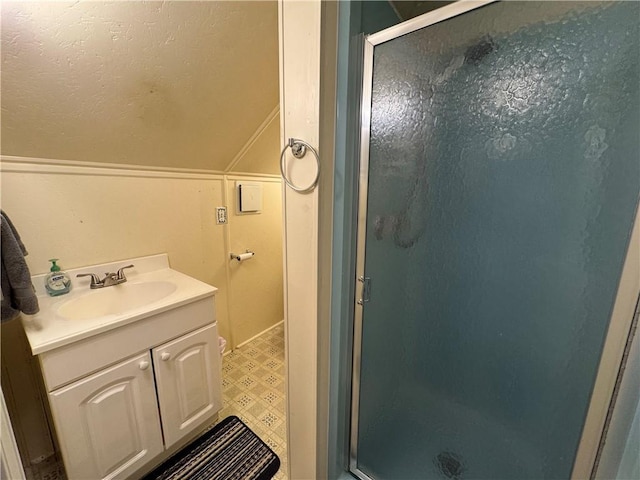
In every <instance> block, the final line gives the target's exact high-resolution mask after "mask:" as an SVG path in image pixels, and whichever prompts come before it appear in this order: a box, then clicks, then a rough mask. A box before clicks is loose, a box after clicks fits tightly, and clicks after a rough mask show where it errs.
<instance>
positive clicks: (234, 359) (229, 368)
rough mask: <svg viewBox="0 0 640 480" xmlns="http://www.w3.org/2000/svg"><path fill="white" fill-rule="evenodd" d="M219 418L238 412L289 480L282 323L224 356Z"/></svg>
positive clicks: (279, 479) (283, 478) (283, 479)
mask: <svg viewBox="0 0 640 480" xmlns="http://www.w3.org/2000/svg"><path fill="white" fill-rule="evenodd" d="M222 371H223V377H224V378H223V392H222V395H223V405H224V408H223V410H222V411H221V412H220V419H222V418H226V417H227V416H229V415H236V416H237V417H239V418H240V419H241V420H242V421H243V422H244V423H246V424H247V425H248V426H249V428H251V430H253V431H254V432H255V433H256V434H257V435H258V436H259V437H260V438H262V440H263V441H264V442H265V443H266V444H267V445H269V446H270V447H271V448H272V449H273V451H274V452H276V454H277V455H278V456H279V457H280V462H281V467H280V470H279V471H278V473H277V474H276V476H275V477H274V478H275V479H277V480H287V445H286V438H287V428H286V416H285V401H286V398H285V389H284V384H285V381H284V380H285V377H284V328H283V326H282V325H279V326H278V327H276V328H273V329H271V330H270V331H268V332H266V333H264V334H263V335H261V336H260V337H258V338H256V339H254V340H252V341H251V342H249V343H247V344H246V345H244V346H242V347H240V348H236V349H235V350H234V351H232V352H231V353H229V354H227V355H225V356H224V358H223V368H222Z"/></svg>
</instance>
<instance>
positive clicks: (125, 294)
mask: <svg viewBox="0 0 640 480" xmlns="http://www.w3.org/2000/svg"><path fill="white" fill-rule="evenodd" d="M176 288H177V287H176V285H175V284H174V283H172V282H165V281H156V282H144V283H122V284H120V285H114V286H112V287H105V288H102V289H99V290H92V291H90V292H89V293H86V294H84V295H82V296H80V297H76V298H72V299H69V300H67V301H66V302H64V303H63V304H62V305H60V307H58V310H57V313H58V315H60V316H61V317H63V318H65V319H67V320H86V319H89V318H97V317H104V316H106V315H118V314H122V313H125V312H127V311H129V310H135V309H136V308H140V307H142V306H144V305H149V304H151V303H154V302H157V301H158V300H162V299H163V298H165V297H167V296H169V295H171V294H172V293H173V292H175V291H176Z"/></svg>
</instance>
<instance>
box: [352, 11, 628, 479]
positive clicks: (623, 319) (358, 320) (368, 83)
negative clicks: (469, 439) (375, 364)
mask: <svg viewBox="0 0 640 480" xmlns="http://www.w3.org/2000/svg"><path fill="white" fill-rule="evenodd" d="M497 1H499V0H468V1H465V0H460V1H458V2H455V3H452V4H450V5H447V6H445V7H442V8H440V9H438V10H434V11H432V12H429V13H426V14H424V15H421V16H419V17H416V18H414V19H411V20H408V21H406V22H403V23H400V24H398V25H395V26H393V27H390V28H387V29H385V30H382V31H380V32H377V33H375V34H372V35H369V36H367V37H365V40H364V61H363V70H362V92H361V95H362V96H361V115H360V125H361V126H360V172H359V176H358V220H357V226H356V234H357V236H356V249H357V254H356V278H355V279H354V282H356V289H355V290H356V296H355V298H354V329H353V350H352V355H353V358H352V372H351V375H352V376H351V425H350V427H351V431H350V448H349V469H350V471H351V473H352V474H353V475H355V476H356V477H358V478H359V479H360V480H375V479H373V478H371V477H369V476H368V475H367V474H365V473H364V472H362V471H360V470H359V469H358V428H359V425H358V420H359V413H360V398H359V393H360V371H361V362H362V357H361V353H362V327H363V313H364V312H363V309H364V304H363V302H362V301H361V300H359V299H360V298H362V297H363V295H364V293H365V292H364V289H365V284H364V282H359V281H358V279H361V278H365V260H366V259H365V252H366V226H367V199H368V193H369V192H368V184H369V142H370V140H371V101H372V93H373V92H372V87H373V63H374V50H375V47H376V45H380V44H382V43H385V42H388V41H390V40H393V39H395V38H398V37H401V36H403V35H406V34H409V33H412V32H415V31H417V30H420V29H422V28H425V27H428V26H430V25H434V24H436V23H440V22H443V21H446V20H449V19H451V18H454V17H457V16H459V15H462V14H465V13H469V12H471V11H473V10H476V9H478V8H481V7H484V6H486V5H489V4H492V3H496V2H497ZM358 284H360V287H359V288H358V287H357V285H358ZM639 295H640V210H639V211H638V212H636V218H635V221H634V226H633V228H632V232H631V233H630V241H629V247H628V251H627V254H626V257H625V262H624V265H623V270H622V275H621V278H620V282H619V286H618V292H617V295H616V298H615V302H614V307H613V311H612V314H611V318H610V321H609V328H608V331H607V336H606V339H605V343H604V346H603V350H602V356H601V359H600V363H599V367H598V371H597V374H596V379H595V383H594V389H593V392H592V395H591V399H590V402H589V408H588V412H587V416H586V418H585V423H584V426H583V431H582V434H581V438H580V443H579V445H578V449H577V452H576V457H575V460H574V464H573V469H572V473H571V478H572V479H574V480H578V479H584V478H596V474H597V472H596V469H597V465H596V458H597V456H598V453H599V452H598V444H599V443H600V440H601V437H602V435H603V431H604V429H605V422H606V417H607V412H608V410H610V409H611V408H613V406H612V405H610V402H611V398H612V396H613V390H614V387H615V385H614V383H615V377H616V375H615V374H616V373H617V371H618V368H619V366H620V364H621V361H622V356H623V352H624V347H625V344H626V341H627V338H628V336H629V331H630V327H631V323H632V320H633V312H634V309H635V305H636V301H637V300H638V298H639ZM614 370H615V371H614Z"/></svg>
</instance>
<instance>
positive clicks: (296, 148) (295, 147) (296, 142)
mask: <svg viewBox="0 0 640 480" xmlns="http://www.w3.org/2000/svg"><path fill="white" fill-rule="evenodd" d="M287 148H291V153H292V154H293V156H294V157H296V158H302V157H304V156H305V155H306V153H307V149H309V150H311V153H313V155H314V156H315V157H316V165H317V167H318V168H317V170H316V176H315V178H314V179H313V182H311V185H309V186H308V187H304V188H301V187H297V186H295V185H294V184H293V183H291V181H290V180H289V179H288V178H287V175H286V174H285V172H284V167H285V165H284V154H285V152H286V151H287ZM280 173H281V174H282V179H283V180H284V183H286V184H287V185H289V188H291V189H292V190H295V191H296V192H299V193H309V192H312V191H313V190H314V189H315V188H316V186H317V185H318V179H319V178H320V157H319V156H318V151H317V150H316V149H315V148H313V147H312V146H311V145H309V144H308V143H307V142H305V141H304V140H300V139H297V138H290V139H289V143H287V144H286V145H285V146H284V148H283V149H282V153H281V154H280Z"/></svg>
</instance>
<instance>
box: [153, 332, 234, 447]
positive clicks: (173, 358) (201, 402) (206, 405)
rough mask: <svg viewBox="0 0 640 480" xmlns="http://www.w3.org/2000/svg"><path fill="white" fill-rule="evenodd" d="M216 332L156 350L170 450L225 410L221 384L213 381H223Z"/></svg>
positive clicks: (195, 334)
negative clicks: (192, 431) (197, 426)
mask: <svg viewBox="0 0 640 480" xmlns="http://www.w3.org/2000/svg"><path fill="white" fill-rule="evenodd" d="M215 328H216V327H215V325H210V326H208V327H205V328H203V329H200V330H197V331H195V332H193V333H190V334H188V335H184V336H182V337H180V338H177V339H176V340H173V341H172V342H168V343H166V344H164V345H161V346H159V347H156V348H154V349H153V364H154V368H155V374H156V387H157V389H158V401H159V404H160V415H161V417H162V431H163V432H164V441H165V446H166V447H167V448H169V447H171V446H173V445H174V444H175V443H176V442H178V441H179V440H180V439H181V438H183V437H184V436H185V435H186V434H187V433H189V432H190V431H191V430H193V428H194V425H198V424H200V423H202V420H203V419H206V418H209V417H211V415H213V414H215V413H216V412H217V411H218V410H220V409H221V408H222V403H221V399H222V392H221V382H219V381H217V382H213V381H211V379H214V378H220V371H219V368H220V367H219V365H220V363H219V361H215V359H217V358H219V355H220V354H219V351H218V342H217V340H218V336H217V334H216V332H215ZM214 338H215V343H214V342H213V339H214ZM216 369H218V370H216Z"/></svg>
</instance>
